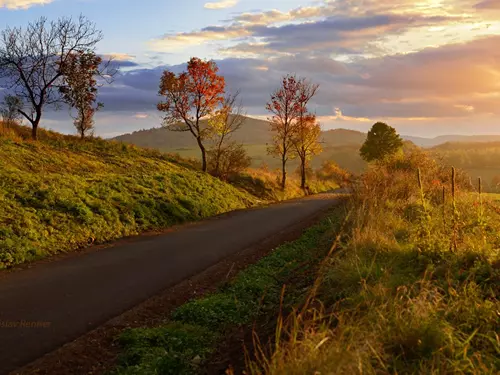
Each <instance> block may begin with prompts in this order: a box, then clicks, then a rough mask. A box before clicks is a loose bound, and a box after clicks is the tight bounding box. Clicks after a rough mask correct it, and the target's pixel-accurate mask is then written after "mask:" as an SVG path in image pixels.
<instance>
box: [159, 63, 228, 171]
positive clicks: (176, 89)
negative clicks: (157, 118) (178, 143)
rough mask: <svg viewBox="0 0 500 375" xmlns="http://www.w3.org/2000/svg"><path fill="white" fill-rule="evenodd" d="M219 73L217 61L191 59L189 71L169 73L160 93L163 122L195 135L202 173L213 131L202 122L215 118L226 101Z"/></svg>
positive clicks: (165, 76)
mask: <svg viewBox="0 0 500 375" xmlns="http://www.w3.org/2000/svg"><path fill="white" fill-rule="evenodd" d="M218 71H219V68H218V67H217V64H216V63H215V62H213V61H204V60H201V59H199V58H192V59H191V60H190V61H189V62H188V65H187V71H185V72H182V73H180V74H178V75H176V74H175V73H173V72H171V71H169V70H166V71H165V72H164V73H163V76H162V78H161V81H160V90H159V94H160V95H161V96H162V97H163V98H164V100H163V101H162V102H160V103H158V106H157V107H158V110H159V111H161V112H163V113H164V123H165V125H166V126H167V128H168V129H170V130H172V131H187V132H190V133H191V134H192V135H193V137H194V138H195V139H196V142H197V144H198V147H199V148H200V151H201V157H202V168H203V171H206V170H207V151H206V146H205V144H204V142H205V140H206V139H207V138H208V137H209V136H210V131H209V129H208V128H207V127H206V126H205V127H204V126H203V125H202V123H201V120H202V119H203V118H205V117H210V116H212V115H213V114H214V113H215V111H216V110H217V108H218V107H219V106H220V105H221V104H222V103H223V101H224V92H225V85H226V84H225V80H224V77H222V76H220V75H218Z"/></svg>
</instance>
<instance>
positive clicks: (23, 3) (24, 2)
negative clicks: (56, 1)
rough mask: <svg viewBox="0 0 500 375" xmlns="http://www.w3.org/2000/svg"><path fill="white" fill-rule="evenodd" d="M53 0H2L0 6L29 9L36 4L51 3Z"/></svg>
mask: <svg viewBox="0 0 500 375" xmlns="http://www.w3.org/2000/svg"><path fill="white" fill-rule="evenodd" d="M52 1H53V0H0V8H7V9H28V8H30V7H32V6H35V5H44V4H49V3H51V2H52Z"/></svg>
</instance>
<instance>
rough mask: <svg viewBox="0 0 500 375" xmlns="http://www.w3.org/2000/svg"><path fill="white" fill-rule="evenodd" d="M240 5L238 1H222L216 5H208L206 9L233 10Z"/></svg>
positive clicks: (215, 3)
mask: <svg viewBox="0 0 500 375" xmlns="http://www.w3.org/2000/svg"><path fill="white" fill-rule="evenodd" d="M236 4H238V1H237V0H220V1H217V2H214V3H206V4H205V8H206V9H226V8H232V7H234V6H236Z"/></svg>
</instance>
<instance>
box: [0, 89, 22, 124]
mask: <svg viewBox="0 0 500 375" xmlns="http://www.w3.org/2000/svg"><path fill="white" fill-rule="evenodd" d="M22 108H23V101H22V100H21V99H20V98H19V97H17V96H14V95H6V96H5V97H4V98H3V101H2V103H1V104H0V115H1V116H2V121H3V122H4V123H5V124H6V125H7V126H9V125H11V124H13V123H16V122H21V120H22V115H21V113H20V112H19V111H20V110H21V109H22Z"/></svg>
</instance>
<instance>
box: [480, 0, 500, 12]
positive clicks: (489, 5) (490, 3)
mask: <svg viewBox="0 0 500 375" xmlns="http://www.w3.org/2000/svg"><path fill="white" fill-rule="evenodd" d="M475 8H477V9H487V10H488V9H500V0H484V1H481V2H480V3H477V4H476V5H475Z"/></svg>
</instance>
